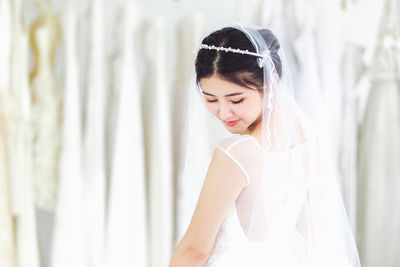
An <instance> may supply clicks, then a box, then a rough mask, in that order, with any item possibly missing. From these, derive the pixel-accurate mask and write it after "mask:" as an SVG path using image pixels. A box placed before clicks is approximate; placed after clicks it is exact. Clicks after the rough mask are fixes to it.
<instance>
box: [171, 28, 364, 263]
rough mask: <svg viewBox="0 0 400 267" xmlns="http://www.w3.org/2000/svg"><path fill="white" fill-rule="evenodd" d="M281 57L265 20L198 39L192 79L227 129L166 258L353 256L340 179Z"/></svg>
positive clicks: (336, 259)
mask: <svg viewBox="0 0 400 267" xmlns="http://www.w3.org/2000/svg"><path fill="white" fill-rule="evenodd" d="M285 63H286V62H285V60H284V53H282V51H281V48H280V44H279V41H278V39H277V38H276V37H275V35H274V34H273V33H272V32H271V31H270V30H268V29H261V28H256V27H243V26H241V25H233V26H232V27H225V28H222V29H219V30H217V31H214V32H213V33H211V34H210V35H208V36H207V37H206V38H204V39H203V41H202V44H201V45H200V49H199V51H198V54H197V58H196V63H195V68H196V75H197V76H196V81H197V84H198V89H199V92H200V93H201V95H202V99H203V101H204V104H205V107H206V108H207V110H208V111H209V112H210V113H211V114H213V115H214V116H215V117H216V118H217V119H218V120H220V121H221V123H222V124H223V125H224V127H225V128H226V130H228V131H229V132H230V133H232V134H233V135H232V136H229V137H228V138H225V139H223V140H222V141H221V142H220V143H219V144H218V146H217V147H216V148H215V150H214V153H213V156H212V159H211V162H210V164H209V167H208V171H207V174H206V178H205V181H204V184H203V187H202V190H201V193H200V197H199V200H198V203H197V205H196V208H195V211H194V214H193V217H192V220H191V222H190V225H189V227H188V229H187V231H186V232H185V234H184V236H183V238H182V239H181V241H180V242H179V244H178V246H177V247H176V249H175V252H174V254H173V256H172V259H171V262H170V267H180V266H227V267H228V266H230V267H231V266H274V267H280V266H281V267H289V266H290V267H297V266H314V267H317V266H318V267H321V266H324V267H326V266H330V267H339V266H343V267H344V266H346V267H348V266H352V267H353V266H360V263H359V259H358V253H357V249H356V247H355V244H354V239H353V235H352V233H351V229H350V226H349V223H348V220H347V217H346V213H345V210H344V207H343V203H342V200H341V198H340V192H339V190H338V186H337V184H336V181H335V179H332V178H333V177H332V175H331V174H330V173H328V172H327V170H328V168H325V166H326V165H324V164H325V161H324V157H323V155H324V154H323V151H324V150H323V146H322V145H321V144H320V142H319V141H318V140H319V139H318V136H317V135H316V134H315V132H314V130H313V127H312V124H311V122H310V121H309V120H308V118H307V117H306V116H305V114H304V113H303V112H302V111H301V110H300V108H299V106H298V105H297V104H296V102H295V99H294V97H293V88H292V85H291V82H290V77H289V73H288V71H287V69H288V66H287V65H285ZM192 142H195V141H194V140H192ZM191 163H192V162H188V165H189V166H190V164H191Z"/></svg>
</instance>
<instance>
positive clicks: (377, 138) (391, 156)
mask: <svg viewBox="0 0 400 267" xmlns="http://www.w3.org/2000/svg"><path fill="white" fill-rule="evenodd" d="M384 10H385V13H384V14H383V15H382V21H381V25H380V33H379V35H378V39H377V40H378V43H377V46H376V50H375V56H374V57H373V61H372V66H371V70H370V79H371V88H370V92H369V97H368V102H367V105H366V110H365V112H366V113H365V116H364V121H363V123H362V126H361V129H360V140H359V146H360V147H359V151H358V155H359V161H358V163H359V165H358V172H359V173H358V186H359V195H358V207H359V209H358V217H357V223H358V224H357V228H358V232H359V235H360V239H359V248H360V256H361V261H362V262H363V266H364V267H372V266H388V267H395V266H399V264H400V256H399V253H398V252H399V250H400V228H399V225H400V212H399V207H398V204H399V203H400V198H399V196H400V167H399V164H398V163H399V159H400V138H399V136H400V17H399V12H400V1H398V0H387V1H386V3H385V9H384Z"/></svg>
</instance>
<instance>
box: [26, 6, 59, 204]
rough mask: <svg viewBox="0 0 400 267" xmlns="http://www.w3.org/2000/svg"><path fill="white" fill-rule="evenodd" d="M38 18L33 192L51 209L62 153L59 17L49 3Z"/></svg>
mask: <svg viewBox="0 0 400 267" xmlns="http://www.w3.org/2000/svg"><path fill="white" fill-rule="evenodd" d="M38 6H39V7H40V9H39V12H40V15H39V17H38V18H37V19H36V20H35V21H34V23H33V24H32V25H31V29H30V34H32V36H33V38H34V41H33V42H34V43H35V44H36V45H37V50H36V48H35V47H32V49H34V51H33V52H34V54H35V56H36V57H35V63H36V64H37V65H36V66H37V68H36V70H37V72H36V73H32V74H33V75H32V76H31V78H32V81H31V86H32V87H31V89H32V99H33V100H32V131H33V174H34V192H35V200H36V204H37V206H38V207H40V208H43V209H46V210H52V209H53V208H54V205H55V201H56V198H57V188H58V162H59V155H60V153H59V151H60V127H61V121H60V118H61V117H60V116H61V114H60V104H61V103H60V95H61V94H60V86H59V84H58V82H57V80H56V78H55V75H54V72H53V66H52V64H53V63H52V62H51V61H52V58H51V57H52V56H53V55H54V52H55V49H56V48H57V45H58V44H59V41H60V39H59V37H60V36H59V35H58V34H59V25H58V23H59V22H58V18H57V17H56V16H55V14H54V13H53V11H52V10H51V6H50V5H49V3H47V2H43V3H40V4H38Z"/></svg>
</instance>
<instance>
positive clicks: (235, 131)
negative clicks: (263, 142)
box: [225, 125, 245, 134]
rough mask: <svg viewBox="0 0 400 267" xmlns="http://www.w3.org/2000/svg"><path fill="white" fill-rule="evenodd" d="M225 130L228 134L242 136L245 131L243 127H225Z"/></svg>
mask: <svg viewBox="0 0 400 267" xmlns="http://www.w3.org/2000/svg"><path fill="white" fill-rule="evenodd" d="M225 129H227V130H228V132H230V133H232V134H240V133H242V132H243V131H244V130H245V129H243V128H242V127H240V128H233V127H229V126H226V125H225Z"/></svg>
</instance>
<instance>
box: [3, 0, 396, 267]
mask: <svg viewBox="0 0 400 267" xmlns="http://www.w3.org/2000/svg"><path fill="white" fill-rule="evenodd" d="M232 21H236V22H242V23H250V24H256V25H260V26H263V27H266V28H269V29H271V30H272V31H273V32H274V33H275V34H276V35H277V36H278V39H279V40H280V42H281V44H282V46H283V47H284V48H285V52H286V55H287V58H288V60H289V64H290V68H291V72H292V73H291V74H292V78H293V83H294V85H295V89H296V98H297V100H298V102H299V104H300V105H301V106H302V107H303V109H304V110H305V111H306V113H307V114H308V115H309V116H310V117H311V118H312V119H313V120H314V122H315V124H316V125H317V127H318V129H319V130H320V131H321V132H322V133H324V136H325V138H326V139H327V142H328V144H329V152H330V157H331V160H330V162H331V163H332V167H333V169H334V171H335V173H336V174H337V176H338V177H339V178H340V182H341V184H340V186H341V190H342V195H343V199H344V204H345V207H346V210H347V213H348V216H349V219H350V223H351V225H352V228H353V231H354V236H355V238H356V242H357V246H358V249H359V253H360V258H361V263H362V266H364V267H378V266H385V267H400V254H399V251H400V164H399V163H400V161H399V159H400V155H399V154H400V0H319V1H317V0H230V1H228V0H220V1H212V0H203V1H193V0H192V1H190V0H147V1H144V0H136V1H135V0H79V1H75V0H68V1H62V0H52V1H50V0H41V1H39V0H38V1H34V0H0V266H1V267H17V266H18V267H28V266H29V267H63V266H65V267H71V266H74V267H91V266H95V267H101V266H151V267H159V266H167V265H168V262H169V260H170V258H171V256H172V252H173V250H174V248H175V246H176V245H177V243H178V242H179V240H180V238H181V237H182V236H183V234H184V232H185V231H186V228H187V226H188V224H189V222H190V219H191V215H192V213H193V210H194V207H195V204H196V201H197V198H198V195H199V192H200V189H201V185H202V182H203V179H204V177H205V172H204V171H199V173H196V174H193V176H191V177H183V175H182V171H183V166H184V162H183V160H184V158H185V140H186V138H187V134H188V128H189V125H190V121H189V116H188V111H187V110H188V107H189V106H190V104H191V102H190V101H189V95H190V94H192V93H193V92H194V90H195V87H194V86H193V79H194V72H193V71H194V69H193V63H194V57H195V54H196V51H197V48H198V45H199V44H200V42H201V40H202V38H203V37H205V36H206V35H207V34H208V33H209V32H210V31H212V30H215V29H217V28H219V27H220V26H221V27H222V26H224V25H225V24H226V23H228V22H232ZM216 140H218V138H217V137H216V136H215V134H214V133H208V136H206V137H205V138H204V142H205V143H204V144H205V145H207V147H209V148H212V147H213V144H214V143H215V141H216ZM211 153H212V149H204V151H202V153H198V154H196V155H195V156H196V157H197V158H198V160H199V161H204V162H207V160H209V159H210V157H211ZM205 166H206V165H205Z"/></svg>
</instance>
